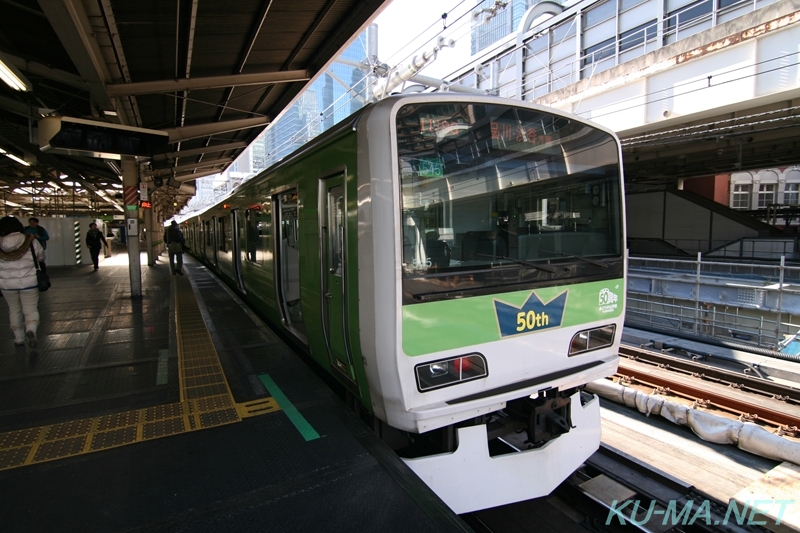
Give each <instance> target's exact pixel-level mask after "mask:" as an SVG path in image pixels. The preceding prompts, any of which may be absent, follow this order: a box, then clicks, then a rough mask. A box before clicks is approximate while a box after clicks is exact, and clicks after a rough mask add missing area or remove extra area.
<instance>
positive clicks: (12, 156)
mask: <svg viewBox="0 0 800 533" xmlns="http://www.w3.org/2000/svg"><path fill="white" fill-rule="evenodd" d="M0 65H2V63H0ZM0 154H3V155H4V156H6V157H8V158H10V159H13V160H14V161H16V162H17V163H19V164H21V165H25V166H26V167H29V166H31V164H30V163H28V162H27V161H25V160H24V159H21V158H19V157H17V156H15V155H14V154H9V153H8V152H6V151H5V150H3V149H2V148H0Z"/></svg>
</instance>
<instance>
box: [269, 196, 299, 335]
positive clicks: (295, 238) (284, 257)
mask: <svg viewBox="0 0 800 533" xmlns="http://www.w3.org/2000/svg"><path fill="white" fill-rule="evenodd" d="M273 200H274V202H275V209H274V213H275V218H276V219H277V220H276V223H275V227H276V228H278V238H277V239H276V241H277V242H276V243H275V247H276V251H277V255H278V260H277V261H276V262H275V268H276V269H277V271H278V272H277V275H276V279H277V281H278V283H277V284H276V289H277V291H278V301H279V303H280V310H281V315H282V318H283V323H284V324H285V325H286V327H287V328H288V329H289V330H290V331H292V332H293V333H294V334H295V335H297V336H298V337H299V338H301V339H302V340H303V341H305V339H306V328H305V324H304V323H303V309H302V306H301V305H300V244H301V242H300V218H299V212H298V205H297V189H290V190H288V191H285V192H282V193H280V194H278V195H276V196H275V197H274V199H273Z"/></svg>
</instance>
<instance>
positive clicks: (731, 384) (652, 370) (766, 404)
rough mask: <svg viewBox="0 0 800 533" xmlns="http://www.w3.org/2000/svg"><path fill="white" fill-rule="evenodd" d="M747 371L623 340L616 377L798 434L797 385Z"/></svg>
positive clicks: (799, 401)
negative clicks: (715, 364)
mask: <svg viewBox="0 0 800 533" xmlns="http://www.w3.org/2000/svg"><path fill="white" fill-rule="evenodd" d="M745 369H746V368H745ZM755 370H756V371H757V369H755ZM752 373H753V369H750V373H744V372H737V371H735V370H730V369H725V368H720V367H718V366H714V365H710V364H707V363H704V362H701V361H698V360H692V359H690V358H688V357H681V356H678V355H672V354H669V353H663V352H656V351H653V350H647V349H643V348H636V347H632V346H622V347H620V364H619V370H618V371H617V375H616V377H615V379H616V380H617V381H619V382H621V383H623V384H626V385H632V386H639V387H644V388H646V389H651V391H648V392H653V393H655V394H662V395H669V396H675V397H678V398H683V399H684V400H686V401H689V402H691V403H692V405H693V406H694V407H700V408H704V409H709V410H715V411H718V412H719V413H720V414H723V416H729V417H734V418H737V419H739V420H741V421H750V422H758V423H761V424H763V425H766V426H770V427H773V428H777V430H778V432H779V433H780V434H783V435H789V436H796V435H800V429H798V428H800V389H797V388H795V387H791V386H788V385H784V384H780V383H776V382H774V381H769V380H766V379H763V378H761V377H758V376H753V375H752Z"/></svg>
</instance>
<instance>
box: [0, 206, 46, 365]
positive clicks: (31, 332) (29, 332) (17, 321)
mask: <svg viewBox="0 0 800 533" xmlns="http://www.w3.org/2000/svg"><path fill="white" fill-rule="evenodd" d="M31 246H33V252H31ZM34 253H35V254H36V259H37V261H44V260H45V253H44V248H42V245H41V244H39V242H38V241H37V240H36V236H35V235H31V234H29V233H25V226H23V225H22V222H20V221H19V220H18V219H16V218H14V217H10V216H9V217H3V218H1V219H0V291H2V293H3V299H4V300H5V301H6V303H7V304H8V310H9V313H8V314H9V317H10V318H11V331H13V332H14V344H16V345H17V346H23V345H24V346H25V348H26V349H27V351H28V353H30V354H35V353H36V348H37V346H38V341H37V339H36V330H37V329H38V327H39V288H38V283H37V281H36V265H35V263H34V262H33V254H34Z"/></svg>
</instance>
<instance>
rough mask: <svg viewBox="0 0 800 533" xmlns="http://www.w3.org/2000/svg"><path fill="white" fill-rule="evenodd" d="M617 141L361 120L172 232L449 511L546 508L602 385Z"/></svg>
mask: <svg viewBox="0 0 800 533" xmlns="http://www.w3.org/2000/svg"><path fill="white" fill-rule="evenodd" d="M621 161H622V159H621V152H620V146H619V141H618V139H617V138H616V137H615V135H614V134H613V133H612V132H610V131H607V130H605V129H603V128H601V127H598V126H596V125H592V124H590V123H587V122H585V121H583V120H581V119H579V118H577V117H575V116H571V115H568V114H564V113H560V112H557V111H554V110H552V109H548V108H544V107H540V106H535V105H530V104H526V103H524V102H519V101H512V100H506V99H500V98H495V97H480V96H477V97H476V96H472V95H469V96H467V95H456V94H452V93H433V94H415V95H404V96H403V95H401V96H395V97H389V98H386V99H384V100H382V101H380V102H377V103H374V104H371V105H369V106H367V107H365V108H363V109H362V110H360V111H359V112H357V113H356V114H354V115H353V116H352V117H350V118H349V119H347V120H345V121H343V122H342V123H340V124H339V125H338V126H337V127H335V128H334V129H332V130H329V131H328V132H326V133H324V134H323V135H321V136H319V137H318V138H317V139H315V140H313V141H312V142H310V143H308V144H307V145H305V146H304V147H302V148H301V149H299V150H297V151H296V152H294V153H293V154H291V155H290V156H288V157H286V158H285V159H284V160H282V161H280V162H279V163H277V164H276V165H274V166H273V167H272V168H269V169H267V170H265V171H263V172H262V173H260V174H259V175H258V176H256V177H254V178H253V179H251V180H249V181H247V182H246V183H244V184H242V185H241V186H240V187H238V188H237V189H236V190H234V191H233V192H232V193H231V194H230V195H229V196H228V197H227V198H225V199H224V200H223V201H221V202H219V203H218V204H217V205H215V206H213V207H211V208H208V209H206V210H205V211H203V212H202V213H199V214H193V215H191V216H190V217H188V218H185V219H184V220H183V221H182V222H181V224H182V226H183V228H184V232H185V233H186V235H187V240H188V243H189V246H190V247H191V249H192V252H193V253H194V254H195V255H196V256H197V257H198V258H199V259H200V260H201V261H203V262H204V263H205V264H206V265H208V267H209V268H211V269H212V270H213V271H215V272H216V273H217V274H218V275H219V276H220V277H221V278H222V279H224V280H225V281H226V282H227V283H228V284H229V285H230V286H231V287H232V288H233V289H235V290H236V291H237V292H238V293H239V294H240V295H241V296H242V297H243V298H244V299H245V300H246V301H247V302H248V303H249V305H250V306H252V307H253V308H255V309H256V310H257V311H259V312H260V314H261V315H262V316H263V317H265V318H266V319H267V320H269V321H270V322H271V323H272V325H273V326H274V327H276V328H281V329H283V330H284V331H285V332H286V333H287V334H289V335H290V336H291V337H292V338H293V339H295V340H296V342H297V344H298V345H299V346H300V347H302V349H304V350H305V351H306V352H307V353H308V354H309V355H310V357H311V358H313V359H314V360H315V361H316V362H317V363H319V365H320V366H321V367H322V368H324V369H325V370H326V371H328V372H330V373H331V374H332V375H333V376H335V377H336V378H337V379H338V380H339V381H340V382H341V383H343V384H344V385H345V386H346V387H347V389H348V390H349V391H350V393H351V394H352V396H353V397H354V398H356V399H357V402H359V407H360V408H361V409H362V410H364V409H365V410H366V411H367V412H368V413H369V416H371V417H372V420H373V422H374V423H373V426H374V427H375V428H376V431H379V433H380V434H381V435H382V436H384V438H385V440H387V442H389V443H390V444H391V445H392V447H393V448H394V449H396V450H397V452H398V454H400V456H401V457H403V458H404V460H405V461H406V463H407V464H408V465H409V466H410V467H411V468H412V469H413V470H414V471H415V472H416V473H417V474H418V475H419V476H420V477H421V478H422V479H423V480H424V481H425V482H426V483H428V485H430V486H431V488H432V489H433V490H434V491H435V492H436V493H437V494H438V495H439V496H440V497H441V498H442V499H443V500H444V501H445V502H446V503H447V504H448V505H449V506H450V507H451V508H452V509H453V510H455V511H456V512H458V513H463V512H468V511H473V510H477V509H482V508H488V507H494V506H497V505H502V504H506V503H510V502H514V501H520V500H524V499H529V498H534V497H539V496H543V495H546V494H548V493H550V492H551V491H552V490H553V489H554V488H555V487H556V486H557V485H558V484H559V483H561V482H562V481H563V480H564V479H565V478H566V477H567V476H569V475H570V474H571V473H572V472H573V471H574V470H575V469H576V468H577V467H578V466H579V465H580V464H581V463H582V462H583V461H584V460H585V459H586V458H587V457H589V455H591V454H592V453H593V452H594V451H596V450H597V448H598V446H599V443H600V413H599V406H598V399H597V398H596V397H595V396H593V395H591V394H589V393H587V392H585V391H583V390H582V386H583V385H584V384H586V383H587V382H590V381H593V380H596V379H599V378H602V377H605V376H609V375H611V374H613V373H614V372H615V371H616V368H617V361H618V356H617V350H618V347H619V338H620V335H621V331H622V322H623V316H624V313H623V311H624V309H623V307H624V302H625V275H626V255H625V221H624V204H623V202H624V198H623V177H622V165H621Z"/></svg>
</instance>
